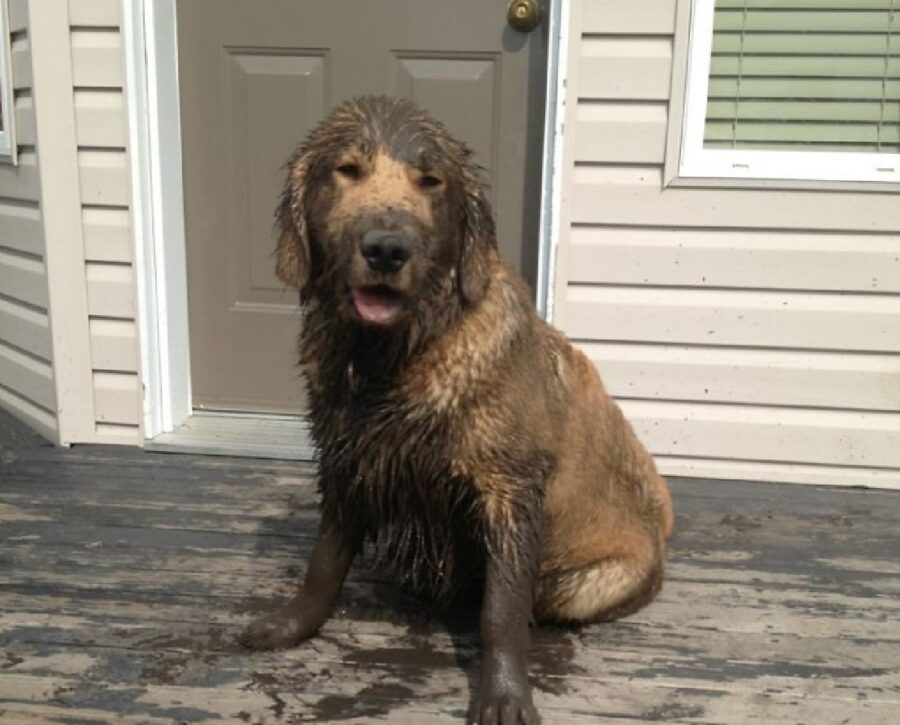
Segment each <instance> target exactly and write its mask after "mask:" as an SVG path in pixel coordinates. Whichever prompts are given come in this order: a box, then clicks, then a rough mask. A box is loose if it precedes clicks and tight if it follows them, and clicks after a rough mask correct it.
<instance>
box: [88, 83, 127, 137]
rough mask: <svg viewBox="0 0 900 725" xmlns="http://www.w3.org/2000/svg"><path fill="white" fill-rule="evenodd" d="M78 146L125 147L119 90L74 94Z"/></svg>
mask: <svg viewBox="0 0 900 725" xmlns="http://www.w3.org/2000/svg"><path fill="white" fill-rule="evenodd" d="M75 132H76V134H77V138H78V145H79V146H93V147H97V148H125V144H126V131H125V106H124V101H123V97H122V92H121V91H84V90H78V91H75Z"/></svg>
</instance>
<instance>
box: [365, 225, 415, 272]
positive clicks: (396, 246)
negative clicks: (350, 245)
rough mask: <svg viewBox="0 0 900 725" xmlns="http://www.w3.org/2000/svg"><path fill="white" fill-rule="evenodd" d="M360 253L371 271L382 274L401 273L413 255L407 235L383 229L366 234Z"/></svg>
mask: <svg viewBox="0 0 900 725" xmlns="http://www.w3.org/2000/svg"><path fill="white" fill-rule="evenodd" d="M360 252H361V253H362V256H363V259H365V260H366V264H368V265H369V269H371V270H373V271H375V272H382V273H393V272H399V271H400V269H401V268H402V267H403V265H404V264H406V261H407V260H408V259H409V258H410V256H411V255H412V249H411V245H410V242H409V240H408V239H407V238H406V235H404V234H400V233H398V232H392V231H385V230H382V229H372V230H370V231H368V232H366V233H365V235H364V236H363V239H362V244H361V245H360Z"/></svg>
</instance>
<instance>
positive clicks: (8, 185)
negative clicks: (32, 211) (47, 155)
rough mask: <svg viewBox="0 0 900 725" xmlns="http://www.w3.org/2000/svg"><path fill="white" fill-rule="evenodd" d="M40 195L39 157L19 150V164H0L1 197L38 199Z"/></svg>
mask: <svg viewBox="0 0 900 725" xmlns="http://www.w3.org/2000/svg"><path fill="white" fill-rule="evenodd" d="M39 196H40V181H39V178H38V168H37V157H36V156H35V154H34V152H33V151H27V152H25V153H22V152H21V151H20V152H19V158H18V166H10V165H9V164H0V199H22V200H27V201H37V199H38V198H39Z"/></svg>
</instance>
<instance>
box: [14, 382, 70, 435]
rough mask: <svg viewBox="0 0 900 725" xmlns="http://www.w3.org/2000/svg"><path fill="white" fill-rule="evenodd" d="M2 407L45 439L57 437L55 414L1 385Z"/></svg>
mask: <svg viewBox="0 0 900 725" xmlns="http://www.w3.org/2000/svg"><path fill="white" fill-rule="evenodd" d="M0 407H2V408H5V409H6V410H8V411H10V412H11V413H12V414H13V415H14V416H15V417H17V418H18V419H19V420H21V421H23V422H25V423H26V424H27V425H29V426H31V427H32V428H33V429H34V430H36V431H37V432H38V433H40V434H41V435H43V436H44V437H45V438H49V439H50V440H55V439H56V437H57V426H56V418H55V417H54V415H53V413H52V412H51V411H48V410H44V409H43V408H41V407H40V406H38V405H35V404H34V403H32V402H31V401H30V400H28V399H27V398H23V397H22V396H21V395H18V394H17V393H16V392H15V391H14V390H10V389H9V388H7V387H4V386H3V385H2V384H0Z"/></svg>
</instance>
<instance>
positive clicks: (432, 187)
mask: <svg viewBox="0 0 900 725" xmlns="http://www.w3.org/2000/svg"><path fill="white" fill-rule="evenodd" d="M470 157H471V153H470V151H469V149H468V148H466V146H465V145H464V144H462V143H460V142H459V141H456V140H455V139H453V138H452V137H451V136H450V135H449V134H448V133H447V131H446V129H445V128H444V127H443V126H442V125H441V124H440V123H438V122H437V121H435V120H434V119H433V118H431V117H430V116H429V115H428V114H427V113H425V112H424V111H422V110H420V109H418V108H416V107H415V106H414V105H413V104H411V103H410V102H408V101H405V100H398V99H390V98H385V97H366V98H361V99H357V100H354V101H349V102H346V103H344V104H342V105H340V106H338V107H337V108H336V109H335V110H334V111H332V112H331V114H330V115H329V116H328V117H327V118H326V119H325V120H324V121H322V123H321V124H319V126H318V127H317V128H315V129H314V130H313V131H312V133H311V134H310V135H309V137H308V139H307V140H306V142H305V143H304V144H303V145H302V146H301V147H300V148H299V149H298V150H297V152H296V153H295V154H294V155H293V156H292V157H291V159H290V160H289V161H288V175H287V181H286V183H285V187H284V192H283V195H282V199H281V204H280V205H279V207H278V210H277V212H276V218H277V223H278V225H279V227H280V229H279V231H280V237H279V241H278V249H277V264H276V272H277V274H278V276H279V278H280V279H281V280H282V281H283V282H285V283H287V284H290V285H292V286H295V287H298V288H299V289H300V290H301V293H302V294H303V295H304V296H306V297H308V296H318V297H319V298H320V299H321V300H322V301H325V302H328V303H329V304H332V305H334V308H335V309H336V311H337V314H339V315H341V316H346V317H347V318H348V319H351V320H354V321H356V322H358V323H360V324H364V325H368V326H373V327H385V328H393V327H398V326H402V325H403V324H404V323H405V322H406V321H407V320H408V319H410V317H411V316H412V312H413V310H414V309H416V308H418V307H421V306H423V305H428V304H439V303H440V302H441V301H442V296H446V295H457V296H458V299H459V300H460V302H461V303H462V304H463V305H465V304H471V303H473V302H475V301H477V300H478V299H480V298H481V296H483V294H484V292H485V289H486V288H487V285H488V281H489V271H488V267H489V259H490V254H491V250H492V249H496V239H495V235H494V223H493V219H492V217H491V210H490V206H489V204H488V201H487V198H486V196H485V192H484V187H483V184H482V183H481V181H480V178H479V169H478V168H477V167H476V166H474V164H472V162H471V158H470Z"/></svg>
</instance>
